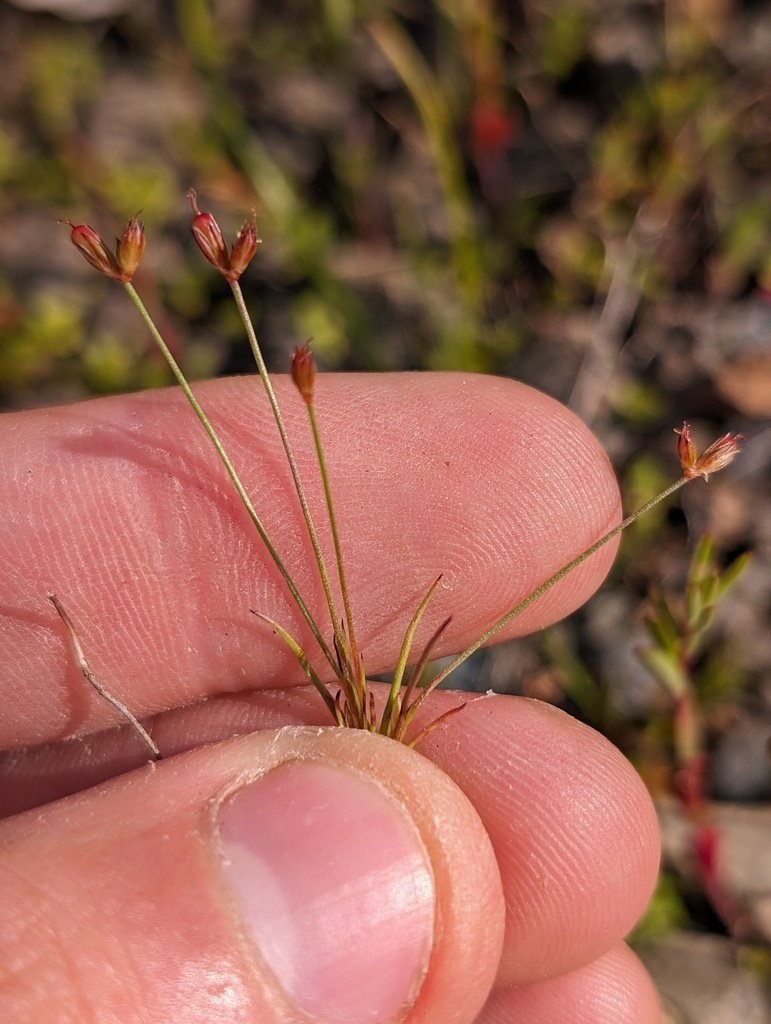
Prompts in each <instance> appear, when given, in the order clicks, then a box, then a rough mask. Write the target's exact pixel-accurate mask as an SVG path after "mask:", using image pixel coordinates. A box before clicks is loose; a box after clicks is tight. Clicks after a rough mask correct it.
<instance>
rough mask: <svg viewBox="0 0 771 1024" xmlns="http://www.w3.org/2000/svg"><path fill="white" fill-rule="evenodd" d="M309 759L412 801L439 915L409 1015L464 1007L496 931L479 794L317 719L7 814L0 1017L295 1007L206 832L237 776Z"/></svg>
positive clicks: (453, 1015) (494, 879)
mask: <svg viewBox="0 0 771 1024" xmlns="http://www.w3.org/2000/svg"><path fill="white" fill-rule="evenodd" d="M308 758H312V759H319V760H323V761H324V763H326V764H337V765H346V766H351V767H353V768H354V769H355V770H356V771H358V772H360V773H362V774H364V775H365V776H368V777H370V778H371V779H373V780H375V781H377V783H378V784H379V785H381V786H382V787H384V789H385V790H386V791H387V792H388V793H389V794H390V796H391V797H392V798H394V799H396V800H398V801H400V802H402V805H403V806H405V807H406V808H407V809H408V810H409V813H410V816H411V818H412V820H413V822H414V823H415V826H416V828H417V829H418V831H419V833H420V835H421V838H422V840H423V843H424V845H425V848H426V850H427V853H428V856H429V859H430V861H431V867H432V870H433V873H434V879H435V885H436V894H437V895H436V900H437V916H436V932H435V941H434V946H433V950H432V953H431V956H430V962H429V965H428V971H427V974H426V978H425V980H424V982H423V985H422V988H421V990H420V992H419V994H418V997H417V1001H416V1003H415V1005H414V1007H413V1009H412V1010H411V1011H410V1012H409V1014H408V1016H407V1017H406V1018H405V1020H407V1021H409V1022H410V1024H418V1022H421V1024H432V1022H437V1024H438V1022H442V1024H448V1022H453V1024H463V1022H470V1021H472V1020H473V1019H474V1017H475V1016H476V1014H477V1013H478V1011H479V1009H480V1008H481V1006H482V1005H483V1003H484V1001H485V998H486V996H487V994H488V992H489V989H490V986H491V984H492V982H493V979H494V976H495V972H496V969H497V963H498V959H499V954H500V946H501V941H502V933H503V899H502V893H501V888H500V879H499V876H498V872H497V867H496V865H495V860H494V858H493V855H492V851H491V848H490V844H489V841H488V839H487V837H486V834H485V832H484V829H483V828H482V826H481V824H480V822H479V819H478V817H477V816H476V814H475V812H474V810H473V808H472V807H471V805H470V804H469V803H468V801H467V800H466V798H465V797H464V796H463V795H462V793H461V792H460V791H459V790H458V789H457V787H455V786H454V785H453V783H451V782H450V781H449V779H447V777H446V776H445V775H443V773H441V772H438V771H437V769H436V768H435V767H434V766H433V765H432V764H431V763H430V762H428V761H426V760H425V759H424V758H422V757H420V756H419V755H418V754H416V753H415V752H413V751H410V750H409V749H407V748H406V747H404V746H403V745H401V744H397V743H395V742H393V741H391V740H386V739H383V738H382V737H378V736H372V735H370V734H366V733H361V732H356V733H347V734H346V733H343V732H342V731H341V730H338V729H308V728H287V729H284V730H280V731H278V732H272V733H261V734H256V735H251V736H248V737H243V738H239V739H236V740H232V741H229V742H226V743H222V744H217V745H213V746H209V747H205V748H199V749H197V750H195V751H191V752H190V753H188V754H185V755H181V756H179V757H177V758H172V759H169V760H168V761H165V762H161V763H160V764H158V765H153V766H147V767H146V768H145V769H144V770H139V771H136V772H133V773H131V774H130V775H127V776H124V777H123V778H121V779H116V780H114V781H113V782H111V783H107V784H105V785H104V786H102V787H98V788H95V789H92V790H90V791H88V792H85V793H83V794H81V795H80V796H77V797H72V798H70V799H68V800H66V801H61V802H59V803H56V804H52V805H50V806H49V807H48V808H46V809H45V810H43V811H41V812H36V813H35V814H25V815H19V816H17V817H15V818H11V819H8V820H7V821H6V822H5V823H4V824H3V826H2V830H1V836H2V855H1V856H0V868H1V869H2V874H3V892H4V898H3V906H2V908H1V909H0V919H2V928H1V929H0V937H1V938H0V941H1V943H2V948H3V955H2V956H0V963H2V964H3V965H4V966H3V972H4V975H5V976H4V977H3V978H2V979H0V992H2V993H3V996H2V1005H3V1008H4V1019H8V1020H18V1021H22V1020H30V1021H31V1020H35V1021H36V1022H40V1024H46V1022H48V1021H51V1022H53V1021H56V1022H57V1024H68V1022H70V1021H73V1022H74V1021H81V1020H84V1019H89V1020H132V1021H135V1022H137V1024H142V1022H144V1021H147V1022H150V1021H156V1020H159V1019H164V1020H184V1021H187V1022H190V1024H194V1022H198V1021H201V1022H204V1021H205V1022H207V1024H208V1022H209V1021H212V1020H217V1021H218V1022H220V1024H227V1022H228V1021H231V1020H232V1021H234V1022H235V1021H239V1022H240V1021H243V1020H250V1021H253V1022H255V1024H271V1022H273V1021H279V1020H282V1021H283V1020H287V1019H293V1018H292V1016H291V1009H290V1008H288V1007H287V1006H286V1005H285V1000H284V998H283V996H282V994H281V992H280V991H279V990H278V987H277V985H276V984H275V982H273V981H272V980H271V976H270V972H269V971H267V969H265V968H262V969H261V968H260V966H259V963H260V961H259V955H258V954H257V953H256V951H255V950H253V949H250V948H249V940H248V938H247V937H246V933H245V931H244V928H243V926H242V924H241V921H240V919H239V917H238V912H237V910H236V908H235V906H234V905H233V904H232V903H231V900H230V897H229V895H228V890H227V888H226V887H225V886H224V884H223V882H222V878H221V875H220V870H221V869H220V868H219V866H218V865H217V863H216V857H215V856H214V855H213V854H212V846H211V844H210V843H207V842H205V841H204V840H203V839H202V830H204V831H206V830H209V829H211V828H212V824H211V822H212V820H213V815H214V810H215V808H216V806H217V805H218V803H219V801H220V800H221V799H224V798H225V797H226V796H227V794H228V793H229V792H232V791H233V790H234V789H235V788H237V787H238V786H239V785H241V784H242V783H244V782H245V781H248V780H250V779H252V778H255V777H257V776H258V775H259V774H261V773H262V772H263V771H266V770H268V769H270V768H271V767H273V766H275V765H278V764H282V763H285V762H287V761H291V760H297V759H308ZM469 950H473V955H469ZM287 1014H289V1016H287Z"/></svg>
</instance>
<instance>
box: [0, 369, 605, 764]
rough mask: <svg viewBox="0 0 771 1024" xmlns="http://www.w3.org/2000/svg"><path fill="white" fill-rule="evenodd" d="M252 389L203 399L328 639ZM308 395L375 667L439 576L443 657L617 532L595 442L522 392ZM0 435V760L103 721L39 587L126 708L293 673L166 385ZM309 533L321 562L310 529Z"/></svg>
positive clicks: (455, 381)
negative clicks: (0, 456)
mask: <svg viewBox="0 0 771 1024" xmlns="http://www.w3.org/2000/svg"><path fill="white" fill-rule="evenodd" d="M277 386H278V391H279V393H280V397H281V399H282V402H283V405H284V407H285V410H286V417H287V421H288V428H289V431H290V433H291V435H292V436H293V437H295V438H296V439H297V443H296V450H297V455H298V463H299V466H300V470H301V473H302V475H303V477H304V479H306V481H307V487H308V497H309V501H310V504H311V507H312V508H313V509H315V510H318V509H320V508H322V507H323V506H322V492H321V486H320V483H319V479H318V473H317V470H316V467H315V465H314V460H313V455H312V450H311V445H310V443H309V438H308V432H307V425H306V424H305V422H304V409H303V406H302V403H301V402H300V401H299V399H298V398H297V396H296V395H295V394H294V393H293V392H292V389H291V387H288V386H287V384H286V381H285V380H283V379H280V380H278V381H277ZM258 388H259V385H258V384H257V383H256V382H255V381H254V380H253V379H244V378H240V379H236V380H228V381H217V382H212V383H210V384H208V385H203V386H201V387H200V388H199V392H200V396H201V399H202V401H203V403H204V404H205V405H206V406H207V407H208V408H209V409H210V411H211V413H212V416H213V419H214V421H215V425H216V427H217V429H218V430H219V431H220V432H221V434H222V436H223V439H224V440H225V443H226V446H227V448H228V450H229V452H230V454H231V456H232V459H233V461H234V463H235V464H236V466H237V467H238V468H239V470H240V472H241V473H242V476H243V478H244V482H245V484H246V486H247V489H248V490H249V492H250V493H251V494H252V495H253V496H254V499H255V502H256V504H257V505H258V506H259V509H260V512H261V514H262V515H263V516H264V520H265V524H266V526H267V527H268V530H269V532H270V534H271V536H272V537H273V538H274V541H275V543H276V545H277V547H278V548H279V549H280V550H281V551H282V552H285V553H286V556H285V557H286V562H287V565H288V567H289V569H290V571H291V573H292V575H293V576H294V577H295V579H296V582H297V584H298V586H299V588H300V590H301V591H302V592H303V594H304V595H306V599H307V601H308V603H309V605H310V606H311V607H312V608H313V610H314V612H316V613H318V615H319V617H320V619H321V621H322V622H323V623H326V622H328V618H327V617H325V616H326V612H325V610H324V603H323V598H322V595H321V592H320V586H319V583H318V578H317V574H316V571H315V567H314V564H313V559H312V554H311V551H310V547H309V543H308V541H307V538H306V535H305V532H304V527H303V525H302V523H301V520H300V515H299V511H298V505H297V500H296V497H295V496H294V494H293V492H292V486H291V482H290V480H289V475H288V471H287V468H286V465H285V462H284V459H283V456H282V454H281V452H280V450H279V449H278V446H277V441H276V437H275V428H274V427H273V426H272V425H271V423H270V420H269V414H268V412H267V410H266V406H265V401H264V398H263V396H261V395H260V392H259V390H258ZM317 391H318V399H317V406H318V417H319V421H320V427H321V431H322V434H323V436H324V438H325V441H326V449H327V454H328V461H329V471H330V478H331V482H332V487H333V489H334V492H335V495H336V500H337V514H338V519H339V524H340V533H341V536H342V541H343V547H344V551H345V556H346V561H347V566H348V575H349V580H350V585H351V592H352V604H353V610H354V616H355V620H356V623H357V630H358V639H359V643H360V646H361V648H362V650H363V651H364V653H365V657H366V665H367V669H368V671H370V672H377V671H381V670H384V669H386V668H387V667H388V666H389V665H390V664H392V663H393V659H394V656H395V653H396V651H398V648H399V644H400V642H401V636H402V633H403V630H404V628H405V626H406V623H407V622H408V621H409V619H410V617H411V616H412V614H413V612H414V609H415V607H416V605H417V603H418V601H419V600H420V598H421V597H422V595H423V594H424V593H425V592H426V589H427V587H428V585H429V584H430V583H431V581H432V580H434V579H436V578H437V577H438V576H439V575H440V574H441V577H442V578H441V582H440V584H439V586H438V588H437V591H436V593H435V595H434V598H433V599H432V603H431V606H430V613H429V614H428V615H427V616H426V620H425V636H428V635H430V633H431V632H432V631H433V629H435V628H436V625H437V624H438V623H439V622H440V621H442V620H443V619H444V618H445V617H446V616H447V615H450V614H451V615H452V616H453V621H452V624H451V626H450V627H449V629H448V630H447V633H446V635H445V637H444V639H443V648H442V649H443V650H445V651H449V650H457V649H459V648H461V647H462V646H464V645H465V644H466V643H468V642H469V641H471V640H472V639H474V638H475V636H476V635H478V633H479V632H481V630H482V629H483V628H484V627H485V626H486V625H488V624H489V623H490V622H491V621H492V620H493V619H494V618H495V617H496V616H497V615H499V614H500V613H502V612H503V611H505V610H506V609H507V608H508V607H510V606H511V605H513V604H514V603H516V601H517V600H518V599H520V598H522V597H523V596H525V595H526V594H527V593H529V592H530V591H531V590H532V589H533V588H534V587H535V586H537V585H538V584H539V583H541V582H542V581H543V580H544V579H545V578H546V577H548V576H549V575H550V574H551V573H552V572H554V571H555V570H556V569H557V568H559V567H560V566H561V565H562V564H564V563H565V562H566V561H567V560H569V559H570V558H571V557H572V556H574V555H575V554H576V553H577V552H578V551H580V550H581V549H582V548H584V547H585V546H586V545H587V544H589V543H590V542H592V541H593V540H595V539H596V538H597V537H598V536H599V535H600V534H602V533H603V532H604V531H605V530H607V529H608V528H609V527H610V526H611V525H612V524H613V523H614V522H615V521H617V519H618V515H619V502H618V491H617V487H616V484H615V480H614V477H613V474H612V471H611V468H610V466H609V464H608V462H607V459H606V458H605V456H604V454H603V452H602V450H601V448H600V447H599V445H598V443H597V442H596V440H595V439H594V438H593V437H592V435H591V434H590V433H589V432H588V431H587V430H586V428H585V427H584V426H583V425H582V424H581V423H580V422H579V421H578V420H577V419H576V418H575V417H574V416H573V415H572V414H571V413H570V412H568V411H567V410H566V409H564V408H563V407H562V406H560V405H559V404H558V403H556V402H554V401H553V400H552V399H550V398H548V397H547V396H545V395H542V394H540V393H539V392H536V391H533V390H532V389H529V388H526V387H524V386H523V385H520V384H517V383H515V382H512V381H507V380H500V379H496V378H487V377H476V376H470V377H469V376H465V375H460V374H457V375H452V374H450V375H438V374H416V375H372V376H362V375H345V376H341V377H335V376H332V375H330V376H329V377H323V378H321V379H320V381H319V383H318V387H317ZM0 431H2V435H3V441H4V450H5V451H6V452H8V453H10V455H9V457H8V458H6V459H5V460H4V461H3V464H2V466H1V467H0V502H2V504H3V508H4V510H5V515H6V522H7V523H8V524H9V525H10V528H9V529H6V530H4V531H2V534H0V563H2V564H3V566H4V572H3V574H2V579H0V649H2V651H3V656H2V662H0V697H1V698H2V702H3V708H4V709H5V714H4V715H3V718H2V720H1V721H0V746H13V745H23V744H36V743H43V742H47V741H50V740H52V739H56V738H62V737H65V736H70V735H75V734H83V733H87V732H90V731H93V730H94V729H98V728H104V727H105V726H106V725H108V724H109V723H111V722H112V712H111V711H110V710H109V709H108V708H107V707H106V706H105V705H104V703H103V702H101V701H99V700H97V699H95V698H94V697H93V695H92V694H91V693H89V692H88V689H87V688H86V687H85V686H84V683H83V679H82V676H81V675H80V672H79V670H78V668H77V665H76V664H75V662H74V659H73V657H72V654H71V651H70V650H69V648H68V645H67V643H66V637H65V634H64V631H63V627H62V624H61V623H60V622H59V621H58V619H57V616H56V614H55V612H54V609H53V608H52V607H51V606H50V604H49V602H48V601H47V600H46V595H47V594H48V593H50V592H56V593H57V594H58V596H59V597H60V599H61V600H62V602H63V603H64V605H65V607H66V608H67V610H68V612H69V614H70V616H71V617H72V618H73V620H74V621H75V624H76V626H77V628H78V632H79V634H80V637H81V641H82V642H83V644H84V646H85V649H86V653H87V656H88V658H89V661H90V664H91V668H92V669H93V670H94V672H95V673H96V675H97V677H98V678H100V680H101V681H102V682H103V683H104V684H105V685H107V686H108V688H110V689H111V690H112V691H113V692H115V693H116V695H118V696H120V697H121V698H122V699H123V700H124V701H125V702H126V703H127V704H128V705H129V706H130V707H131V709H132V711H134V713H135V714H137V715H138V716H143V715H146V714H152V713H155V712H157V711H159V710H165V709H168V708H171V707H174V706H176V705H179V704H184V703H189V702H191V701H195V700H198V699H200V698H202V697H204V696H207V695H210V694H212V693H215V692H233V691H240V690H244V689H248V688H250V687H256V686H259V687H275V686H277V685H279V684H281V685H283V684H284V683H285V682H290V683H291V682H301V681H302V671H301V670H300V668H299V666H298V665H297V664H296V662H295V660H294V658H293V657H292V656H291V655H290V654H289V653H288V652H287V651H286V649H285V648H284V646H283V645H282V643H281V642H280V640H279V639H278V638H277V637H275V636H273V635H272V633H271V632H270V630H269V629H268V628H267V627H266V626H265V625H264V623H263V622H261V621H260V620H259V619H257V618H256V617H255V616H254V615H252V614H251V612H250V609H257V610H259V611H260V612H262V613H265V614H267V615H269V616H271V617H273V618H275V619H276V620H277V621H279V622H280V623H281V624H282V625H283V626H284V627H285V628H287V629H289V630H290V631H292V632H294V633H295V635H296V636H297V637H298V639H299V640H300V641H301V642H302V643H304V644H308V643H309V636H308V631H307V629H305V628H304V627H303V625H302V623H301V621H300V619H299V613H298V612H297V609H296V608H295V607H294V606H293V604H292V602H291V600H290V598H289V596H288V594H287V592H286V588H285V586H284V584H283V583H282V581H281V580H280V579H279V578H278V575H277V572H276V570H275V568H274V567H273V566H272V565H270V564H267V562H266V557H267V556H266V554H265V550H264V548H263V546H262V544H261V541H260V539H259V537H258V536H257V534H256V532H255V530H254V527H253V525H252V524H251V522H250V521H249V520H248V517H247V516H246V513H245V511H244V510H243V508H242V507H241V506H240V504H239V500H238V498H237V496H236V495H235V493H234V492H233V489H232V486H231V484H230V482H229V481H228V480H227V478H226V475H225V472H224V469H223V468H222V467H221V466H220V465H219V464H218V462H217V460H216V458H215V457H214V455H213V453H212V452H211V450H210V447H209V442H208V440H207V439H206V437H205V435H204V434H203V432H202V431H201V429H200V426H199V424H198V423H197V421H196V420H195V418H194V417H193V415H192V413H191V412H190V410H189V409H188V408H187V407H186V406H185V404H184V401H183V399H182V397H181V395H180V394H179V392H178V391H163V392H153V393H145V394H143V395H140V396H131V397H123V398H114V399H104V400H97V401H93V402H88V403H83V404H81V405H78V406H73V407H64V408H60V409H51V410H37V411H33V412H29V413H23V414H8V415H6V416H5V417H3V418H2V420H0ZM319 533H320V535H321V540H322V544H323V546H324V547H325V550H330V545H329V535H328V529H327V528H326V527H325V525H324V517H323V516H321V517H319ZM613 552H614V547H613V545H608V547H607V549H603V550H602V551H601V552H599V553H598V554H597V555H595V556H594V557H593V558H592V559H591V560H590V561H589V562H587V563H586V564H585V565H583V566H581V567H580V568H579V569H578V570H576V572H575V573H573V574H571V576H570V578H569V579H568V580H566V581H563V583H561V584H560V585H558V586H557V587H555V588H554V589H553V590H552V591H550V592H549V593H548V594H547V595H546V596H545V597H543V598H542V599H541V600H539V601H538V602H537V603H536V604H535V605H534V606H532V607H531V608H530V609H528V610H527V611H526V612H525V613H524V614H523V615H522V616H521V617H520V618H519V619H518V620H515V623H514V624H513V625H512V626H511V627H510V628H509V629H508V630H507V631H506V634H505V635H513V634H515V633H517V634H521V633H524V632H527V631H529V630H532V629H535V628H540V627H542V626H544V625H546V624H548V623H550V622H552V621H554V620H555V619H557V618H559V617H561V616H562V615H564V614H566V613H567V612H569V611H570V610H572V609H573V608H575V607H576V606H578V605H579V604H581V603H582V602H583V601H584V600H585V599H586V598H587V597H588V596H589V594H590V593H591V592H592V591H593V590H594V589H595V588H596V587H597V585H598V584H599V582H600V581H601V579H602V578H603V577H604V575H605V573H606V571H607V569H608V567H609V565H610V562H611V560H612V557H613ZM322 632H323V633H324V635H325V636H326V635H328V634H329V629H328V627H327V626H324V627H323V629H322ZM425 636H423V637H422V639H425ZM417 642H418V643H420V642H421V637H418V641H417ZM313 649H314V648H313V646H312V645H309V650H310V651H311V652H312V651H313Z"/></svg>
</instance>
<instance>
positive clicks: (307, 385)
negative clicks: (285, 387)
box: [292, 341, 316, 405]
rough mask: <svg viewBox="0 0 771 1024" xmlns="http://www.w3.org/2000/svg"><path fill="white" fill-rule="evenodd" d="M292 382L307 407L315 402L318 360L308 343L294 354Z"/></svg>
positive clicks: (298, 347)
mask: <svg viewBox="0 0 771 1024" xmlns="http://www.w3.org/2000/svg"><path fill="white" fill-rule="evenodd" d="M292 380H293V381H294V384H295V387H296V388H297V390H298V391H299V392H300V394H301V395H302V397H303V400H304V401H305V404H306V405H310V404H311V403H312V402H313V385H314V382H315V380H316V360H315V359H314V358H313V353H312V352H311V347H310V345H309V344H308V342H307V341H306V342H305V344H304V345H298V346H297V348H295V350H294V352H293V353H292Z"/></svg>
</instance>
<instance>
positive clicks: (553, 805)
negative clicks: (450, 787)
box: [419, 695, 660, 985]
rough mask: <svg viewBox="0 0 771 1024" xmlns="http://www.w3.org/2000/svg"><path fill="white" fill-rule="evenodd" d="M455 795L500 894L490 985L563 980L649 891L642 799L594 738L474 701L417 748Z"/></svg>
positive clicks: (530, 710)
mask: <svg viewBox="0 0 771 1024" xmlns="http://www.w3.org/2000/svg"><path fill="white" fill-rule="evenodd" d="M419 749H420V750H421V752H422V753H424V754H425V755H426V756H427V757H429V758H431V760H432V761H434V762H435V763H436V764H438V765H439V766H440V767H441V768H442V769H443V770H444V771H445V772H446V773H447V774H448V775H449V776H450V777H451V778H453V779H454V780H455V781H456V782H457V784H458V785H459V786H460V788H461V789H462V790H463V791H464V793H466V795H467V796H468V797H469V799H470V800H471V802H472V803H473V804H474V806H475V807H476V809H477V812H478V813H479V816H480V818H481V819H482V821H483V822H484V825H485V828H486V830H487V832H488V834H489V836H490V840H491V842H492V844H493V849H494V850H495V854H496V858H497V860H498V866H499V868H500V872H501V878H502V880H503V886H504V892H505V896H506V941H505V946H504V955H503V958H502V961H501V968H500V973H499V982H500V984H503V985H516V984H521V983H524V982H526V981H530V980H532V979H533V978H546V977H552V976H556V975H560V974H564V973H565V972H567V971H570V970H573V969H574V968H576V967H579V966H581V965H583V964H585V963H587V962H588V961H590V960H593V959H595V958H597V957H599V956H601V955H603V954H604V953H605V952H607V951H608V950H609V949H611V948H612V947H614V946H616V945H617V944H618V943H619V942H620V941H621V939H622V938H623V937H624V936H625V935H626V934H628V932H629V931H630V929H631V928H632V927H633V925H634V924H635V923H636V921H637V920H638V919H639V917H640V916H641V914H642V913H643V911H644V909H645V907H646V905H647V903H648V900H649V899H650V895H651V893H652V891H653V888H654V886H655V884H656V878H657V875H658V866H659V859H660V839H659V830H658V823H657V819H656V813H655V810H654V808H653V804H652V801H651V799H650V797H649V795H648V793H647V791H646V789H645V786H644V785H643V783H642V781H641V779H640V778H639V776H638V775H637V774H636V773H635V772H634V770H633V769H632V767H631V765H630V764H629V763H628V761H627V760H626V759H625V758H624V757H623V756H622V755H621V753H620V752H619V751H618V750H617V749H616V748H615V747H614V746H613V745H612V744H611V743H609V742H608V741H607V740H606V739H605V738H604V737H602V736H601V735H600V734H599V733H597V732H595V731H594V730H593V729H589V728H588V727H587V726H585V725H582V724H581V723H580V722H577V721H575V720H574V719H572V718H571V717H570V716H568V715H566V714H565V713H564V712H562V711H560V710H558V709H557V708H553V707H551V706H550V705H547V704H542V703H540V702H538V701H532V700H525V699H522V698H518V699H511V698H508V699H507V698H505V697H496V696H492V695H491V696H482V697H480V698H478V699H476V700H473V701H470V702H469V703H468V704H467V706H466V707H465V708H464V710H463V711H462V712H461V713H459V714H458V715H455V716H453V717H451V718H449V719H448V720H447V721H446V723H445V724H444V725H443V726H442V727H440V728H438V729H436V730H435V731H434V732H432V733H431V734H430V735H429V736H428V737H427V739H426V740H425V741H424V742H423V743H421V744H420V747H419Z"/></svg>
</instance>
